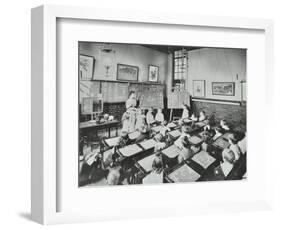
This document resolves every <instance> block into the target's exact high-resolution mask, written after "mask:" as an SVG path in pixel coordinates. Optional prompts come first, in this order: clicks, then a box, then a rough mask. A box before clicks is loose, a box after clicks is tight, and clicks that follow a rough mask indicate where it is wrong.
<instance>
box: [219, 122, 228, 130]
mask: <svg viewBox="0 0 281 230" xmlns="http://www.w3.org/2000/svg"><path fill="white" fill-rule="evenodd" d="M220 126H221V127H222V128H223V129H224V130H225V131H229V130H230V128H229V126H228V125H227V123H226V121H225V120H221V121H220Z"/></svg>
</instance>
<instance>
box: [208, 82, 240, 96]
mask: <svg viewBox="0 0 281 230" xmlns="http://www.w3.org/2000/svg"><path fill="white" fill-rule="evenodd" d="M212 94H213V95H222V96H234V95H235V83H234V82H212Z"/></svg>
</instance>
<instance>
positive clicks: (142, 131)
mask: <svg viewBox="0 0 281 230" xmlns="http://www.w3.org/2000/svg"><path fill="white" fill-rule="evenodd" d="M139 132H140V135H139V136H138V137H137V138H136V140H135V142H136V143H138V142H142V141H144V140H145V139H148V138H149V133H148V130H147V125H145V124H142V125H141V126H140V127H139Z"/></svg>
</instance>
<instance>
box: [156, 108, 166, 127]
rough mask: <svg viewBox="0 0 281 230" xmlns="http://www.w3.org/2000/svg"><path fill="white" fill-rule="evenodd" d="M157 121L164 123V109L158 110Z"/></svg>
mask: <svg viewBox="0 0 281 230" xmlns="http://www.w3.org/2000/svg"><path fill="white" fill-rule="evenodd" d="M155 121H156V123H157V124H162V123H163V122H164V114H163V113H162V109H158V110H157V113H156V115H155Z"/></svg>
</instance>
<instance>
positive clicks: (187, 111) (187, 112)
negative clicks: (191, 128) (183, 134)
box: [181, 104, 189, 120]
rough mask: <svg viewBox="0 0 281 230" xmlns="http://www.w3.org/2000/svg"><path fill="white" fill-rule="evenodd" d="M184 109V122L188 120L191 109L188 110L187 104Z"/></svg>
mask: <svg viewBox="0 0 281 230" xmlns="http://www.w3.org/2000/svg"><path fill="white" fill-rule="evenodd" d="M182 108H183V111H182V116H181V119H182V120H184V119H188V118H189V109H188V106H187V104H183V105H182Z"/></svg>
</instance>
